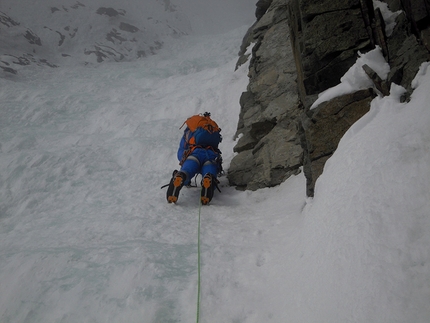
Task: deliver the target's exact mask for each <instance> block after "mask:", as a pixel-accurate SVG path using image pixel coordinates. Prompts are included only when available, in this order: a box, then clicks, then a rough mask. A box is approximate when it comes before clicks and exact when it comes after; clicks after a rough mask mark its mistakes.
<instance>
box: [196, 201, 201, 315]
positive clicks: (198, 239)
mask: <svg viewBox="0 0 430 323" xmlns="http://www.w3.org/2000/svg"><path fill="white" fill-rule="evenodd" d="M201 211H202V203H201V201H200V202H199V227H198V229H197V320H196V322H197V323H199V317H200V214H201Z"/></svg>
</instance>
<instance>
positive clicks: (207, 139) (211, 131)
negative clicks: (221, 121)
mask: <svg viewBox="0 0 430 323" xmlns="http://www.w3.org/2000/svg"><path fill="white" fill-rule="evenodd" d="M184 124H186V125H187V128H188V129H189V131H187V130H186V131H185V140H186V142H187V144H189V145H190V146H201V147H204V148H207V147H211V148H213V149H217V148H218V144H219V143H220V142H221V141H222V136H221V134H220V132H221V128H220V127H218V125H217V124H216V122H215V121H213V120H212V119H211V118H210V113H208V112H206V113H205V114H204V115H201V114H196V115H194V116H192V117H189V118H188V119H187V120H186V121H185V122H184V123H183V125H182V126H181V128H182V127H183V126H184Z"/></svg>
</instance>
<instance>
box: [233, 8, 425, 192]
mask: <svg viewBox="0 0 430 323" xmlns="http://www.w3.org/2000/svg"><path fill="white" fill-rule="evenodd" d="M263 2H264V1H262V2H259V3H260V4H262V3H263ZM386 3H387V4H388V5H389V6H390V9H391V11H397V10H401V11H399V12H398V15H397V18H396V25H395V27H394V29H393V30H391V29H389V30H388V29H387V26H386V24H385V21H384V17H383V14H382V12H381V10H380V9H379V8H374V4H373V1H372V0H291V1H289V2H287V3H285V2H284V1H280V0H273V1H272V2H271V5H270V7H269V8H268V9H267V11H264V7H261V8H259V7H257V11H256V15H257V12H258V13H259V14H261V13H263V11H264V14H263V15H262V16H261V17H258V16H257V18H259V20H257V22H256V23H255V24H254V25H253V26H252V28H251V29H250V30H249V31H248V33H247V35H246V36H245V38H244V42H243V45H242V47H241V51H240V52H239V54H240V58H239V61H238V64H241V63H243V62H244V61H245V60H246V59H247V57H246V55H245V49H246V47H247V46H248V45H249V43H251V42H252V43H254V47H253V50H252V58H251V61H250V71H249V77H250V83H249V85H248V88H247V91H246V92H245V93H243V94H242V97H241V100H240V105H241V113H240V116H239V123H238V134H241V137H240V139H239V140H238V142H237V145H236V147H235V151H236V152H238V154H237V155H236V156H235V157H234V158H233V160H232V162H231V166H230V170H229V173H228V177H229V180H230V183H231V184H232V185H236V186H238V188H242V189H258V188H260V187H267V186H273V185H277V184H279V183H280V182H281V181H283V180H284V179H285V178H288V177H289V176H291V174H295V173H297V172H298V170H299V167H301V166H303V170H304V173H305V176H306V178H307V195H308V196H313V192H314V185H315V181H316V180H317V178H318V176H319V175H320V174H321V173H322V170H323V167H324V164H325V162H326V160H327V159H328V158H329V157H330V156H331V155H332V154H333V153H334V151H335V150H336V148H337V145H338V143H339V141H340V139H341V138H342V136H343V135H344V133H345V132H346V131H347V130H348V129H349V127H350V126H351V125H352V124H353V123H354V122H356V121H357V120H358V119H359V118H361V116H363V115H364V114H365V113H367V111H368V110H369V107H370V102H371V100H372V99H373V98H374V97H375V95H376V93H378V95H388V94H389V89H390V84H391V83H396V84H399V85H401V86H403V87H404V88H406V89H407V93H406V96H405V100H407V99H408V95H410V93H411V92H412V89H411V81H412V79H413V78H414V77H415V75H416V73H417V71H418V69H419V66H420V64H421V63H422V62H424V61H428V60H430V53H429V43H430V39H429V36H430V11H429V7H430V6H429V3H428V1H427V0H386ZM394 16H395V15H394ZM286 24H288V30H286V28H285V25H286ZM387 30H388V32H387ZM289 41H290V42H291V45H290V44H286V42H289ZM375 46H379V47H380V48H381V52H382V54H383V56H384V57H385V59H386V61H387V62H388V63H389V65H390V67H391V71H390V73H389V74H388V77H387V79H386V80H382V79H381V78H380V77H379V76H378V75H377V74H376V73H375V72H374V71H373V70H372V69H371V68H370V67H369V66H366V65H364V66H363V69H364V71H365V73H366V74H367V75H368V76H369V78H370V79H371V80H372V81H373V83H374V90H373V89H365V90H358V91H357V92H355V93H350V94H347V95H343V96H340V97H337V98H335V99H332V100H330V101H329V102H325V103H322V104H320V105H319V106H318V107H317V108H315V109H313V110H310V107H311V105H312V103H313V102H314V101H315V99H316V98H317V96H318V94H319V93H321V92H323V91H325V90H326V89H328V88H330V87H333V86H335V85H337V84H338V83H339V82H340V78H341V77H342V76H343V75H344V74H345V72H346V71H347V70H348V69H349V68H350V67H351V66H352V65H353V64H354V63H355V61H356V59H357V52H358V51H360V52H366V51H369V50H371V49H373V48H375Z"/></svg>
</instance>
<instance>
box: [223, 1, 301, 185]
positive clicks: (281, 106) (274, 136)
mask: <svg viewBox="0 0 430 323" xmlns="http://www.w3.org/2000/svg"><path fill="white" fill-rule="evenodd" d="M259 3H260V2H259ZM265 5H267V2H265ZM260 14H261V12H260ZM250 41H252V42H254V43H255V44H254V46H253V49H252V59H251V62H250V70H249V78H250V83H249V85H248V89H247V91H246V92H244V93H243V94H242V96H241V99H240V103H241V107H242V108H241V113H240V121H239V124H238V131H237V134H238V135H240V139H239V140H238V143H237V145H236V147H235V149H234V150H235V151H236V152H237V153H238V155H237V156H235V158H233V160H232V162H231V165H230V169H229V174H228V177H229V180H230V183H231V184H232V185H235V186H237V187H238V188H241V189H251V190H255V189H258V188H262V187H267V186H274V185H278V184H280V183H282V182H283V181H284V180H285V179H286V178H288V177H289V176H291V175H292V174H297V173H298V171H299V167H300V166H301V164H302V148H301V146H300V138H299V137H298V136H297V135H296V134H297V129H298V124H299V116H300V109H298V102H299V101H298V100H299V98H298V95H297V90H296V89H297V84H296V76H295V75H296V71H295V64H294V57H293V55H292V51H291V43H290V41H289V32H288V24H287V6H286V4H285V1H283V0H273V1H272V2H271V4H270V7H268V9H267V11H266V12H265V14H264V15H262V17H261V19H260V20H258V21H257V23H255V24H254V26H253V27H252V28H251V30H250V31H249V33H248V35H247V36H246V38H245V40H244V42H245V44H248V43H249V42H250ZM243 48H246V45H245V46H242V49H243ZM241 53H242V54H243V51H242V52H241ZM240 61H242V60H241V59H240Z"/></svg>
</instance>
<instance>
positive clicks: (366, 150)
mask: <svg viewBox="0 0 430 323" xmlns="http://www.w3.org/2000/svg"><path fill="white" fill-rule="evenodd" d="M246 29H247V26H244V27H241V28H237V29H234V30H232V31H230V32H227V33H224V34H218V35H211V36H210V37H208V36H202V35H200V36H187V37H184V38H182V39H181V40H180V41H179V40H171V41H169V42H167V43H166V46H165V47H164V48H163V50H162V51H161V52H160V53H159V55H156V56H151V57H148V58H147V59H146V60H144V61H139V62H124V63H118V64H102V65H99V66H98V67H96V68H84V67H81V66H74V67H62V68H58V69H49V68H43V69H40V68H29V69H28V70H27V71H25V72H23V73H21V74H20V75H18V76H13V77H9V78H3V79H0V102H1V108H0V322H2V323H21V322H31V323H38V322H43V323H46V322H64V323H74V322H97V323H98V322H111V323H120V322H130V323H132V322H145V323H146V322H148V323H155V322H157V323H173V322H193V321H196V311H197V308H196V307H197V306H196V305H197V277H198V274H197V232H198V217H199V205H198V203H199V201H198V197H199V190H198V189H196V188H189V189H187V188H184V189H183V191H182V192H181V196H180V199H179V203H178V204H177V205H170V204H167V203H166V200H165V189H164V190H161V189H160V187H161V186H162V185H163V184H165V183H167V182H168V181H169V179H170V175H171V172H172V171H173V169H175V168H177V167H178V164H177V160H176V148H177V144H178V142H179V139H180V136H181V134H182V131H181V130H179V127H180V126H181V125H182V123H183V122H184V120H185V119H186V118H187V117H189V116H190V115H192V114H195V113H202V112H205V111H210V112H211V113H212V116H213V118H214V120H216V121H217V122H218V124H219V125H220V126H221V128H222V129H223V130H222V133H223V136H224V140H223V143H222V144H221V146H220V148H221V149H222V151H223V157H224V160H225V168H228V165H229V162H230V160H231V158H232V157H233V152H232V149H233V146H234V144H235V142H234V140H233V136H234V133H235V131H236V125H237V120H238V115H239V109H240V107H239V97H240V94H241V92H242V91H244V90H245V88H246V85H247V83H248V79H247V67H246V66H245V65H244V66H242V67H241V68H240V69H239V70H237V71H236V72H234V67H235V63H236V59H237V51H238V48H239V45H240V42H241V39H242V37H243V35H244V34H245V32H246ZM414 85H415V87H416V90H415V92H414V94H413V96H412V100H411V102H409V103H400V102H399V96H400V94H401V92H402V89H401V88H398V87H395V86H394V87H393V88H392V95H391V96H390V97H385V98H376V99H375V100H374V101H373V102H372V107H371V110H370V112H369V113H368V114H366V115H365V116H364V117H363V118H362V119H361V120H359V121H358V122H357V123H356V124H355V125H353V127H352V128H351V129H350V130H349V131H348V132H347V133H346V135H345V136H344V138H343V139H342V141H341V142H340V144H339V148H338V150H337V151H336V153H335V154H334V155H333V156H332V157H331V158H330V159H329V161H328V162H327V164H326V167H325V169H324V173H323V175H322V176H321V177H320V178H319V180H318V181H317V185H316V190H315V198H313V199H309V198H306V196H305V179H304V176H303V174H300V175H298V176H296V177H292V178H290V179H288V180H287V181H286V182H285V183H283V184H282V185H280V186H278V187H274V188H270V189H262V190H259V191H256V192H239V191H236V190H235V189H234V188H231V187H228V186H227V181H226V179H225V178H221V190H222V193H221V194H216V195H215V197H214V199H213V201H212V203H211V204H210V205H209V206H207V207H202V208H201V265H202V266H201V300H200V306H201V308H200V322H205V323H212V322H235V323H239V322H240V323H251V322H252V323H261V322H273V323H279V322H292V323H294V322H296V323H303V322H306V323H308V322H309V323H311V322H312V323H313V322H315V323H321V322H327V323H328V322H330V323H335V322H338V323H344V322H366V323H367V322H386V323H393V322H399V323H400V322H402V323H404V322H415V323H421V322H423V323H424V322H425V323H427V322H429V321H430V309H429V306H428V305H429V301H430V280H429V277H430V248H429V246H430V201H429V192H430V127H429V124H430V109H429V106H428V102H429V101H430V67H429V66H428V65H423V66H422V69H421V71H420V73H419V76H418V77H417V78H416V80H415V82H414ZM334 91H336V90H334Z"/></svg>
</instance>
